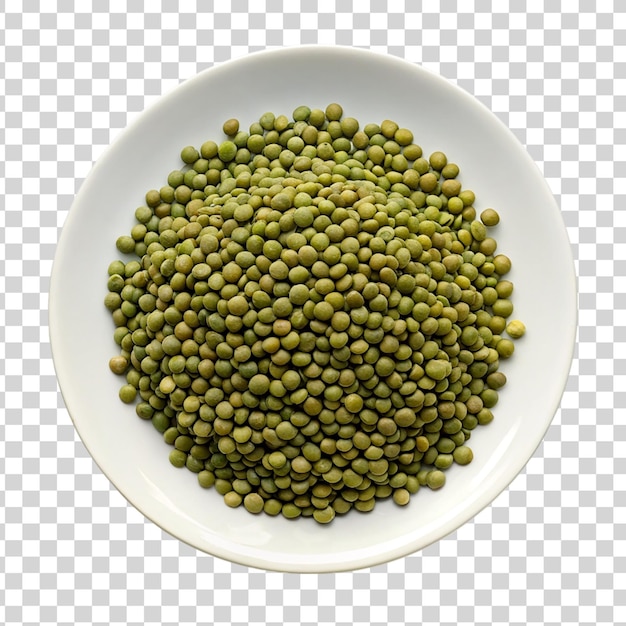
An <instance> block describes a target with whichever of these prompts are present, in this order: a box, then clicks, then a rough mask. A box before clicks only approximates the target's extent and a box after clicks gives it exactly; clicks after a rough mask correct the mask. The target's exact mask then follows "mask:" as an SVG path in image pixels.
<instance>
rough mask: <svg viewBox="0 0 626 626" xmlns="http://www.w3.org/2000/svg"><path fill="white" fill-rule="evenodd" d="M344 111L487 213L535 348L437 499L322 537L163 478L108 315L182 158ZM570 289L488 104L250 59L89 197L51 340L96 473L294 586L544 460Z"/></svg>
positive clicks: (222, 73) (405, 69) (451, 526)
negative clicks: (123, 374)
mask: <svg viewBox="0 0 626 626" xmlns="http://www.w3.org/2000/svg"><path fill="white" fill-rule="evenodd" d="M330 102H339V103H341V104H342V106H343V108H344V112H345V115H349V116H353V117H356V118H357V119H358V120H359V121H360V122H361V123H362V124H365V123H368V122H377V123H380V122H381V121H382V120H383V119H385V118H390V119H394V120H395V121H397V122H398V123H399V124H400V125H401V126H405V127H407V128H410V129H411V130H412V131H413V132H414V134H415V138H416V142H417V143H419V144H421V145H422V147H423V148H424V152H425V153H426V154H430V153H431V152H433V151H435V150H443V151H444V152H446V154H447V155H448V157H449V158H450V159H451V160H452V161H454V162H456V163H458V164H459V165H460V168H461V177H460V179H461V181H462V182H463V184H464V186H466V187H469V188H471V189H473V190H474V191H475V192H476V195H477V202H476V208H477V209H478V211H479V212H480V211H481V210H482V209H484V208H486V207H494V208H496V209H497V210H498V212H499V213H500V216H501V222H500V225H499V226H498V227H497V228H496V230H495V231H494V233H495V234H494V236H495V237H496V238H497V240H498V244H499V248H498V249H499V250H500V251H502V252H504V253H506V254H507V255H508V256H510V258H511V259H512V261H513V267H514V269H513V271H512V272H511V274H510V278H511V280H513V281H514V283H515V287H516V288H515V293H514V303H515V314H514V317H517V318H520V319H522V320H524V322H525V323H526V326H527V329H528V330H527V335H526V336H525V337H524V338H523V339H522V340H521V341H519V342H518V343H517V350H516V353H515V356H514V358H513V359H511V360H509V361H507V362H504V363H503V366H502V369H503V371H504V372H505V373H506V375H507V377H508V380H509V383H508V384H507V386H506V387H505V388H504V389H503V390H502V392H501V394H500V401H499V403H498V404H497V406H496V407H495V409H494V413H495V420H494V421H493V422H492V423H491V424H490V425H489V426H486V427H480V428H478V429H477V430H476V431H475V432H474V433H473V436H472V439H471V447H472V448H473V451H474V461H473V463H472V464H470V465H468V466H465V467H459V466H456V467H452V468H451V469H450V470H449V471H448V472H447V484H446V486H445V487H444V488H443V489H442V490H440V491H437V492H431V491H430V490H428V489H422V490H420V492H419V494H418V495H417V496H415V497H413V498H412V500H411V503H410V504H409V506H407V507H404V508H400V507H398V506H396V505H394V504H393V503H392V502H387V501H386V502H381V503H379V504H378V505H377V507H376V509H375V510H374V511H373V512H371V513H368V514H359V513H357V512H351V513H349V514H348V515H347V516H343V517H338V518H336V519H335V520H334V522H333V523H332V524H330V525H327V526H321V525H318V524H316V523H315V522H314V521H312V520H311V519H299V520H295V521H288V520H286V519H283V518H282V517H280V518H271V517H269V516H266V515H260V516H253V515H251V514H249V513H247V512H246V511H245V510H244V509H243V508H239V509H229V508H228V507H226V506H225V505H224V503H223V501H222V498H221V496H219V495H218V494H217V493H216V492H215V491H214V490H208V491H205V490H202V489H201V488H200V487H199V486H198V484H197V481H196V477H195V476H194V475H193V474H192V473H191V472H189V471H187V470H185V469H182V470H178V469H175V468H174V467H172V466H171V465H170V463H169V462H168V453H169V451H170V449H171V448H170V447H169V446H167V445H166V444H165V443H164V442H163V440H162V438H161V436H160V435H159V434H158V433H157V432H156V431H155V430H154V429H153V427H152V425H151V424H150V423H149V422H144V421H142V420H140V419H138V418H137V417H136V415H135V412H134V408H133V407H131V406H126V405H123V404H122V403H121V402H120V401H119V399H118V389H119V386H120V384H121V379H120V377H117V376H114V375H113V374H112V373H111V372H110V371H109V368H108V361H109V358H110V357H111V356H113V355H114V354H116V348H117V347H116V346H115V345H114V343H113V339H112V331H113V327H112V322H111V319H110V315H109V313H108V312H107V311H106V310H105V308H104V306H103V297H104V295H105V292H106V278H107V266H108V264H109V262H110V261H111V260H113V259H114V258H117V257H118V253H117V251H116V249H115V240H116V238H117V237H118V236H119V235H121V234H127V233H128V231H129V230H130V228H131V226H132V225H133V223H134V210H135V208H136V207H137V206H139V205H140V204H142V201H143V196H144V194H145V192H146V191H147V190H148V189H152V188H154V187H156V188H158V187H160V186H162V185H163V184H165V180H166V177H167V175H168V173H169V172H170V171H171V170H172V169H175V168H177V167H179V166H180V161H179V154H180V150H181V148H182V147H183V146H185V145H188V144H194V145H200V144H201V143H202V142H203V141H205V140H207V139H216V140H217V139H219V138H223V134H222V130H221V125H222V123H223V122H224V120H226V119H228V118H230V117H237V118H238V119H239V120H241V123H242V127H244V128H247V126H248V125H249V124H250V123H251V122H253V121H255V120H258V118H259V116H260V115H261V114H262V113H264V112H265V111H273V112H275V113H276V114H277V115H278V114H280V113H284V114H286V115H289V114H291V112H292V111H293V110H294V108H295V107H296V106H298V105H301V104H307V105H308V106H311V107H319V108H324V107H325V106H326V105H327V104H328V103H330ZM576 315H577V307H576V280H575V274H574V265H573V260H572V255H571V251H570V246H569V242H568V239H567V234H566V231H565V227H564V224H563V220H562V218H561V214H560V211H559V208H558V206H557V204H556V202H555V200H554V198H553V197H552V195H551V193H550V190H549V188H548V186H547V184H546V183H545V181H544V180H543V178H542V176H541V174H540V172H539V170H538V168H537V167H536V166H535V164H534V163H533V161H532V160H531V159H530V157H529V156H528V154H527V153H526V151H525V150H524V148H523V147H522V146H521V145H520V143H519V142H518V141H517V139H516V138H515V137H514V136H513V134H512V133H511V132H510V131H509V130H508V129H507V128H505V126H504V125H503V124H502V123H501V122H500V121H499V120H498V119H497V118H496V117H495V116H494V115H493V114H492V113H490V112H489V111H488V110H487V109H486V108H485V107H484V106H483V105H482V104H480V103H479V102H478V101H477V100H475V99H474V98H473V97H472V96H470V95H468V94H467V93H466V92H464V91H462V90H461V89H459V88H457V87H456V86H453V85H452V84H450V83H449V82H447V81H446V80H444V79H443V78H441V77H439V76H436V75H434V74H432V73H430V72H428V71H425V70H424V69H422V68H421V67H419V66H417V65H414V64H411V63H408V62H405V61H403V60H399V59H397V58H393V57H388V56H382V55H379V54H376V53H372V52H368V51H363V50H358V49H351V48H331V47H303V48H288V49H282V50H278V51H266V52H262V53H257V54H253V55H250V56H249V57H246V58H244V59H240V60H236V61H231V62H228V63H225V64H223V65H220V66H218V67H215V68H212V69H210V70H207V71H204V72H202V73H200V74H199V75H197V76H195V77H194V78H192V79H190V80H188V81H186V82H185V83H184V84H182V85H180V86H179V87H178V88H177V89H175V90H174V91H173V92H172V93H170V94H168V95H166V96H165V97H163V98H162V99H160V100H159V102H158V103H157V104H156V105H155V106H153V107H151V108H150V109H149V110H147V111H146V112H145V113H144V114H143V115H141V116H140V117H139V119H138V120H137V121H136V122H135V123H134V124H133V125H132V126H131V127H130V128H128V129H127V130H126V131H125V132H123V133H122V134H121V136H120V137H119V138H118V139H117V141H116V142H115V143H114V144H113V145H112V146H111V147H110V148H109V149H108V150H107V151H106V153H105V154H104V155H103V156H102V158H101V159H100V160H99V161H98V163H97V164H96V165H95V166H94V168H93V170H92V172H91V173H90V175H89V176H88V178H87V179H86V180H85V182H84V183H83V185H82V187H81V189H80V191H79V193H78V194H77V196H76V199H75V201H74V204H73V206H72V209H71V211H70V213H69V215H68V218H67V221H66V223H65V226H64V228H63V232H62V234H61V238H60V241H59V245H58V249H57V254H56V259H55V262H54V269H53V274H52V281H51V290H50V333H51V342H52V349H53V355H54V362H55V366H56V370H57V374H58V379H59V382H60V386H61V390H62V393H63V397H64V399H65V402H66V405H67V408H68V410H69V413H70V415H71V417H72V420H73V421H74V424H75V426H76V429H77V430H78V433H79V435H80V437H81V439H82V440H83V442H84V444H85V446H86V447H87V449H88V450H89V452H90V453H91V455H92V456H93V458H94V460H95V462H96V463H97V464H98V466H99V467H100V469H101V470H102V471H103V472H104V473H105V474H106V476H107V477H108V478H109V479H110V480H111V482H112V483H113V484H114V485H115V486H116V487H117V488H118V489H119V491H120V492H121V493H122V494H123V495H124V496H125V497H126V498H127V499H128V501H129V502H130V503H131V504H132V505H133V506H135V507H136V508H137V509H139V510H140V511H141V512H142V513H143V514H144V515H145V516H146V517H148V518H149V519H151V520H152V521H153V522H154V523H156V524H158V525H159V526H160V527H161V528H163V529H164V530H165V531H167V532H168V533H170V534H172V535H174V536H175V537H178V538H179V539H180V540H182V541H184V542H186V543H188V544H190V545H192V546H195V547H196V548H197V549H199V550H202V551H205V552H207V553H209V554H212V555H215V556H217V557H221V558H224V559H228V560H231V561H234V562H237V563H241V564H245V565H248V566H252V567H259V568H267V569H272V570H282V571H292V572H327V571H338V570H349V569H358V568H363V567H367V566H372V565H375V564H379V563H382V562H386V561H389V560H393V559H396V558H399V557H402V556H405V555H407V554H410V553H412V552H415V551H417V550H420V549H421V548H423V547H425V546H427V545H428V544H430V543H432V542H434V541H437V540H438V539H440V538H442V537H444V536H445V535H447V534H449V533H450V532H452V531H453V530H455V529H456V528H458V527H459V526H461V525H462V524H463V523H465V522H467V521H468V520H469V519H471V518H472V517H473V516H474V515H476V514H477V513H478V512H479V511H480V510H481V509H482V508H483V507H485V506H487V505H488V504H489V503H490V502H491V501H492V500H493V499H494V498H495V497H496V496H497V495H498V494H499V493H500V492H502V491H503V490H504V489H505V488H506V487H507V485H508V484H509V483H510V482H511V481H512V480H513V479H514V478H515V476H516V475H517V474H518V473H519V472H520V470H522V468H523V467H524V466H525V464H526V463H527V462H528V460H529V459H530V458H531V457H532V455H533V453H534V451H535V449H536V448H537V446H538V445H539V443H540V442H541V440H542V438H543V436H544V434H545V432H546V430H547V428H548V426H549V424H550V422H551V420H552V418H553V416H554V414H555V412H556V410H557V408H558V405H559V402H560V398H561V395H562V392H563V389H564V387H565V383H566V379H567V376H568V372H569V368H570V364H571V358H572V354H573V346H574V341H575V328H576Z"/></svg>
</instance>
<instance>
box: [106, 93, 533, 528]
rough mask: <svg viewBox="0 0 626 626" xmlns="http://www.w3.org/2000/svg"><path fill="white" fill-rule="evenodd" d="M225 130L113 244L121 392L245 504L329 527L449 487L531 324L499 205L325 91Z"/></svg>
mask: <svg viewBox="0 0 626 626" xmlns="http://www.w3.org/2000/svg"><path fill="white" fill-rule="evenodd" d="M361 128H362V129H361ZM222 130H223V132H224V135H225V136H226V137H225V138H224V139H222V140H221V141H213V140H208V141H205V142H204V143H203V144H202V145H201V146H200V148H199V149H198V148H196V147H194V146H187V147H185V148H183V150H182V151H181V154H180V156H181V160H182V166H181V168H180V169H178V170H174V171H172V172H171V173H170V174H169V175H168V176H167V180H166V182H167V184H165V185H163V186H162V187H160V190H159V191H157V190H156V189H152V190H150V191H148V192H147V193H146V197H145V206H141V207H139V208H136V209H135V212H134V214H135V218H136V224H135V225H134V226H132V227H131V229H130V233H129V234H124V235H121V236H120V237H118V238H117V240H116V242H115V245H116V248H117V250H118V251H119V252H120V253H122V254H125V255H131V256H132V255H135V257H136V258H133V259H130V260H126V261H120V260H116V261H113V262H112V263H111V264H110V265H109V267H108V271H107V293H106V295H105V296H104V298H103V300H104V306H105V307H106V308H107V310H108V311H109V312H110V313H111V317H112V319H113V322H114V326H115V331H114V340H115V342H116V345H117V346H118V348H119V353H118V355H116V356H114V357H113V358H111V359H110V361H109V368H110V370H111V371H112V372H113V373H114V374H117V375H123V376H125V377H126V381H125V384H124V385H123V386H122V387H121V388H120V391H119V396H120V399H121V400H122V401H123V402H124V403H127V404H132V403H135V402H136V401H138V403H137V405H136V413H137V415H138V416H139V417H140V418H142V419H145V420H150V421H151V422H152V424H153V425H154V427H155V429H156V430H157V431H158V432H160V433H162V434H163V437H164V440H165V441H166V442H167V443H168V444H169V445H171V446H173V449H172V451H171V453H170V462H171V463H172V464H173V465H174V466H176V467H183V466H184V467H187V469H189V470H190V471H191V472H194V473H196V474H197V476H198V483H199V485H200V486H201V487H203V488H210V487H214V488H215V489H216V491H217V492H218V493H220V494H221V495H222V496H223V497H224V501H225V503H226V504H227V505H228V506H231V507H239V506H240V505H242V504H243V507H244V508H245V509H246V510H247V511H249V512H250V513H254V514H258V513H261V512H265V513H267V514H268V515H273V516H276V515H278V514H279V513H281V514H282V515H283V516H284V517H286V518H288V519H293V518H297V517H313V519H314V520H315V521H317V522H318V523H321V524H327V523H330V522H332V520H333V519H334V517H335V515H336V514H345V513H347V512H348V511H349V510H350V509H352V508H356V509H357V510H359V511H363V512H366V511H370V510H372V509H373V508H374V506H375V504H376V502H377V501H378V500H380V499H384V498H388V497H391V498H392V499H393V501H394V502H395V503H396V504H398V505H400V506H405V505H407V504H408V503H409V500H410V497H411V495H413V494H416V493H417V492H418V491H419V488H420V486H428V487H430V488H431V489H439V488H441V487H442V486H443V485H444V483H445V478H446V475H445V470H446V469H447V468H448V467H450V466H451V465H452V463H457V464H458V465H466V464H468V463H469V462H471V460H472V458H473V453H472V451H471V449H470V448H469V447H467V445H465V442H466V439H467V438H469V436H470V433H471V431H472V430H473V429H475V428H476V427H477V426H479V425H486V424H488V423H489V422H491V421H492V420H493V419H494V414H493V412H492V411H491V409H492V408H493V407H494V406H495V405H496V403H497V401H498V397H499V390H500V389H501V388H502V387H503V386H504V385H505V383H506V376H505V375H504V373H503V372H501V371H499V369H498V368H499V366H500V360H501V359H506V358H509V357H511V356H512V354H513V351H514V344H513V342H512V341H511V340H509V339H507V338H503V336H502V334H503V333H504V332H505V331H506V333H507V335H508V336H509V337H511V338H512V339H518V338H520V337H521V336H523V334H524V332H525V327H524V324H523V323H522V322H521V321H519V320H511V321H508V322H507V320H508V319H509V318H510V316H511V315H512V313H513V302H512V299H511V296H512V293H513V283H512V282H511V281H509V280H506V279H504V278H503V276H504V275H505V274H507V273H508V272H509V271H510V270H511V260H510V259H509V258H508V257H507V256H505V255H504V254H495V251H496V247H497V243H496V241H495V239H494V238H493V237H491V236H489V234H490V233H489V231H488V229H489V228H492V227H494V226H496V225H497V224H498V223H499V222H500V216H499V215H498V213H497V212H496V211H494V210H493V209H485V210H483V211H482V212H481V213H480V219H477V212H476V209H475V208H474V205H475V201H476V196H475V194H474V193H473V192H472V191H470V190H468V189H464V188H463V187H462V184H461V182H460V178H459V174H460V168H459V166H458V165H457V164H455V163H451V162H449V161H448V157H447V156H446V155H445V154H444V153H442V152H438V151H437V152H432V153H431V154H430V157H428V158H425V157H424V156H423V150H422V148H421V147H420V146H419V145H417V144H415V143H414V141H415V138H414V136H413V133H412V132H411V131H410V130H409V129H406V128H400V127H399V125H398V124H397V123H396V122H394V121H393V120H389V119H385V120H383V121H382V122H381V123H380V125H378V124H366V125H365V126H363V127H361V125H360V124H359V122H358V120H356V119H355V118H353V117H349V116H344V112H343V109H342V107H341V106H340V105H339V104H337V103H332V104H329V105H328V106H327V107H326V108H325V109H324V110H322V109H311V108H309V107H308V106H306V105H301V106H298V107H297V108H296V109H295V110H294V111H293V113H292V116H291V120H290V118H289V117H288V116H285V115H278V116H276V115H275V114H274V113H271V112H267V113H264V114H263V115H262V116H260V118H259V120H258V121H256V122H254V123H253V124H251V125H250V127H249V132H246V131H243V130H241V129H240V122H239V120H237V119H235V118H232V119H228V120H227V121H225V122H224V124H223V128H222ZM157 188H158V186H157Z"/></svg>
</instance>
